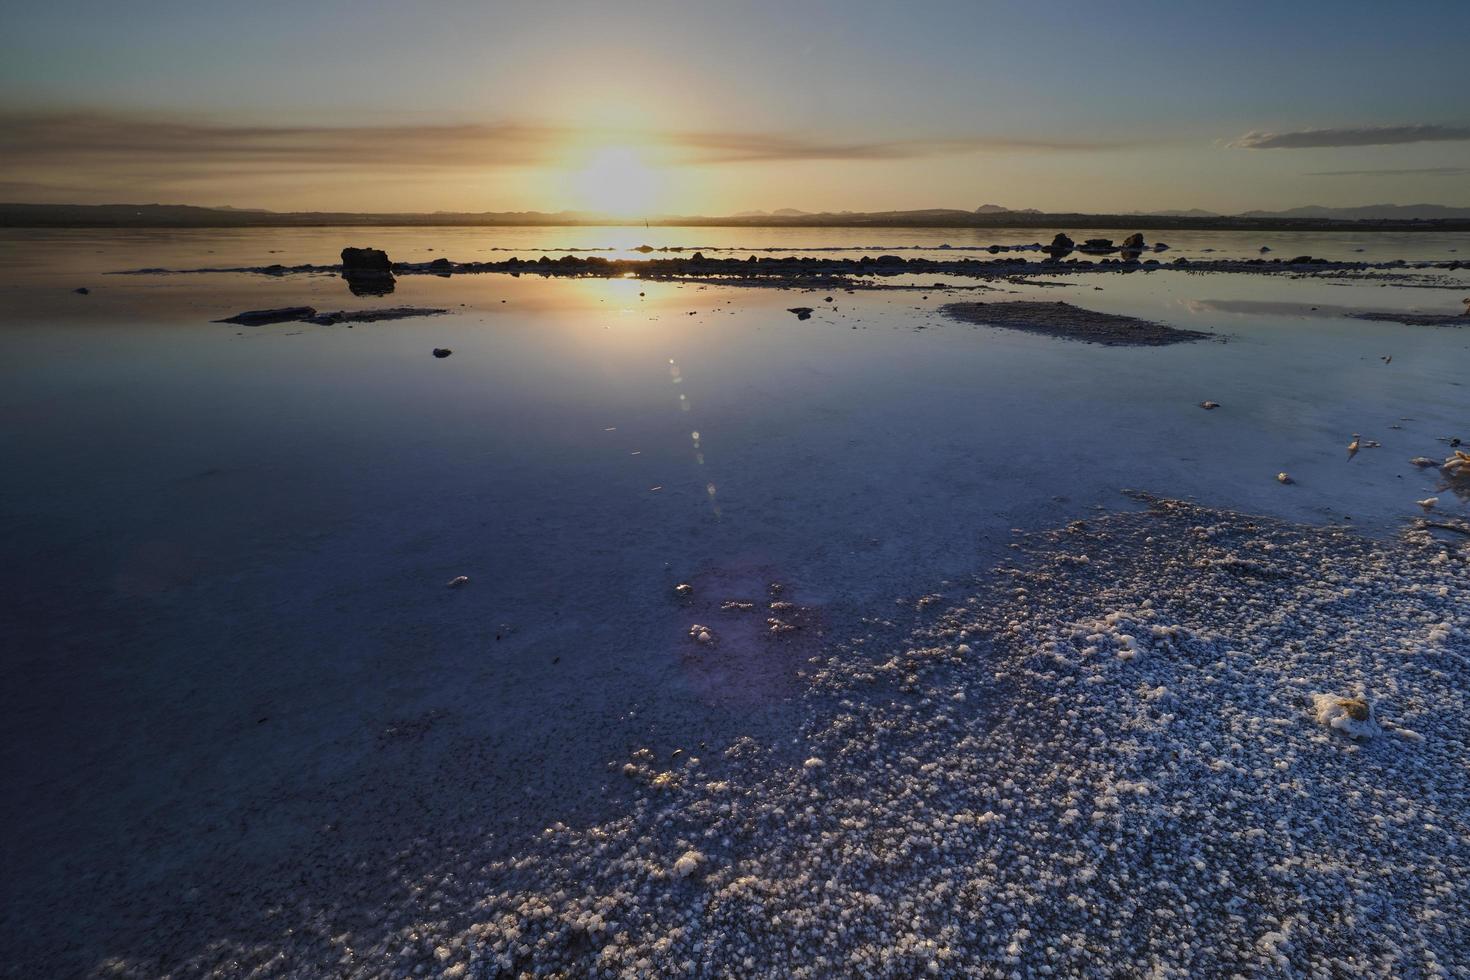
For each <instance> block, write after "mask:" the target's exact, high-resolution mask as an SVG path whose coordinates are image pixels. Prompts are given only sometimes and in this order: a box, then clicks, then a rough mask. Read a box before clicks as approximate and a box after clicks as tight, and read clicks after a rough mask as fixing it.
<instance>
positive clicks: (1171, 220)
mask: <svg viewBox="0 0 1470 980" xmlns="http://www.w3.org/2000/svg"><path fill="white" fill-rule="evenodd" d="M644 224H647V225H649V226H651V227H685V228H783V227H785V228H1037V229H1052V230H1072V229H1088V228H1114V229H1117V228H1126V229H1138V230H1170V229H1174V230H1197V231H1231V230H1234V231H1342V230H1345V229H1353V230H1361V231H1470V219H1463V218H1451V219H1415V220H1406V219H1365V220H1355V221H1353V220H1340V219H1327V218H1289V217H1230V216H1220V217H1199V216H1177V215H1138V214H1072V213H1067V214H1042V213H1036V212H1030V211H1024V212H1023V211H1000V212H989V213H984V214H976V213H975V212H972V211H958V210H955V211H949V210H929V211H879V212H867V213H860V212H853V213H837V214H799V215H741V216H735V217H700V216H686V217H668V216H665V217H650V218H649V219H647V221H644V220H641V219H640V220H632V221H630V220H628V219H626V218H610V217H607V216H605V215H596V214H588V213H585V212H573V211H564V212H558V213H546V212H540V211H495V212H482V213H469V212H447V211H445V212H434V213H427V214H424V213H415V212H404V213H393V212H385V213H363V212H353V211H289V212H277V211H248V210H236V209H232V208H201V207H193V206H190V205H182V204H141V205H138V204H0V228H310V227H324V228H325V227H361V226H379V227H383V226H389V227H391V226H399V227H497V226H498V227H536V226H543V227H545V226H577V225H612V226H625V227H636V226H639V225H644Z"/></svg>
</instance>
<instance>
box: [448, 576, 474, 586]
mask: <svg viewBox="0 0 1470 980" xmlns="http://www.w3.org/2000/svg"><path fill="white" fill-rule="evenodd" d="M469 584H470V577H469V576H468V575H456V576H454V578H452V579H450V580H449V587H450V588H451V589H457V588H459V587H460V586H462V585H469Z"/></svg>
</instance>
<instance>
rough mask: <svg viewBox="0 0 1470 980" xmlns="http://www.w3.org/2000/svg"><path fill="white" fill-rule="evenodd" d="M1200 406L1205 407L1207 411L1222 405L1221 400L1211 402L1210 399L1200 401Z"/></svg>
mask: <svg viewBox="0 0 1470 980" xmlns="http://www.w3.org/2000/svg"><path fill="white" fill-rule="evenodd" d="M1199 407H1200V408H1203V409H1204V410H1205V411H1211V410H1213V409H1216V408H1219V407H1220V403H1219V402H1209V401H1206V402H1200V403H1199Z"/></svg>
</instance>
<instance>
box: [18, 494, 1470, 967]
mask: <svg viewBox="0 0 1470 980" xmlns="http://www.w3.org/2000/svg"><path fill="white" fill-rule="evenodd" d="M1146 503H1147V504H1148V506H1147V509H1145V510H1141V511H1130V512H1121V513H1113V514H1109V515H1105V516H1100V517H1097V518H1095V519H1088V520H1086V521H1076V522H1073V523H1072V524H1070V525H1068V526H1066V527H1063V528H1057V529H1054V530H1045V531H1038V532H1033V533H1029V534H1024V535H1019V536H1018V537H1017V540H1016V542H1015V545H1014V547H1015V549H1016V551H1015V560H1014V561H1012V562H1007V563H1003V564H1002V565H1000V566H998V567H996V568H994V569H991V570H989V571H987V572H984V573H982V574H980V575H978V576H977V577H976V578H975V579H974V580H973V581H971V582H969V583H951V584H949V585H945V586H941V589H940V591H938V592H935V593H933V594H930V595H925V596H910V597H907V598H904V599H901V600H899V602H898V604H897V605H895V606H892V607H890V608H888V609H876V610H873V614H872V616H871V617H870V618H868V619H867V620H866V621H865V622H866V630H865V632H864V633H862V634H861V635H857V636H854V637H852V638H851V639H850V640H848V641H846V642H840V643H836V642H835V643H832V644H831V645H830V646H829V647H828V648H826V649H824V650H822V651H821V652H820V654H818V655H816V656H814V657H813V658H811V660H810V661H809V662H808V663H807V664H806V665H805V666H804V668H803V673H804V675H805V681H806V684H807V685H808V686H807V690H806V693H805V694H804V695H803V701H804V705H805V707H804V708H803V711H804V713H805V715H806V720H805V721H804V722H803V724H802V727H801V731H800V734H799V737H798V738H797V740H796V741H795V743H793V744H791V745H781V744H774V745H772V744H760V743H757V742H754V741H752V740H748V739H741V740H737V741H736V742H734V743H733V744H730V745H724V746H710V747H709V748H708V750H707V751H705V750H698V749H693V748H692V747H691V749H690V750H689V751H680V752H677V753H674V754H673V755H670V754H669V753H668V752H667V750H663V749H659V750H647V749H637V750H635V751H633V752H632V753H631V755H630V756H628V757H627V758H622V759H612V760H609V768H610V769H611V770H613V774H614V778H616V779H618V780H622V781H625V782H626V784H627V785H628V786H629V787H630V789H631V790H632V796H631V797H630V799H629V800H628V802H627V803H626V804H624V805H623V806H622V812H621V814H620V815H616V816H614V817H613V818H612V819H610V820H606V821H602V822H598V823H595V824H593V825H590V826H568V825H566V824H563V823H561V822H560V821H559V820H558V819H557V815H556V814H552V813H547V814H544V815H543V817H544V820H545V823H546V829H545V831H544V832H543V833H542V834H541V835H540V836H539V837H537V838H536V839H535V840H534V842H531V843H528V844H525V845H523V847H522V849H520V850H518V851H517V852H516V853H514V854H511V855H508V856H502V857H499V858H487V857H486V856H485V855H484V854H482V853H480V852H479V851H478V849H477V848H475V847H474V846H463V845H461V846H462V847H463V849H462V850H457V851H454V852H452V853H442V852H441V853H435V854H433V855H432V859H430V857H429V856H428V855H425V854H423V853H420V852H415V851H414V849H413V848H409V849H408V850H405V851H404V852H402V854H401V855H400V857H399V859H398V860H397V861H396V862H391V863H389V864H388V865H386V866H384V865H380V864H374V865H371V866H367V865H364V866H361V867H360V868H359V870H358V871H357V872H347V873H345V876H344V877H340V878H336V879H334V880H329V881H325V882H317V888H316V889H315V890H303V891H302V892H299V893H297V894H294V895H293V894H291V893H290V892H289V890H288V891H287V893H285V894H275V893H273V892H270V891H265V892H260V891H251V892H248V893H246V894H245V895H241V896H240V897H241V899H242V901H244V902H245V906H246V907H248V908H250V909H262V908H267V907H269V908H274V909H275V910H276V911H275V912H274V913H273V914H272V915H271V916H269V917H267V918H266V919H264V920H262V921H258V922H257V923H256V927H257V930H258V929H260V928H261V927H264V928H266V929H274V930H278V931H277V932H275V933H274V934H273V935H272V934H268V933H267V934H262V932H260V931H254V932H253V934H251V935H246V934H243V933H237V934H233V935H232V934H231V932H230V930H229V928H228V926H227V923H228V921H229V919H230V917H231V915H233V914H236V913H237V912H238V911H239V910H235V911H234V912H232V911H231V910H229V909H216V910H214V911H215V913H216V915H217V916H218V918H216V919H215V920H214V921H213V922H212V925H213V927H214V928H216V929H217V930H219V931H217V932H215V933H214V934H212V935H209V936H207V937H206V936H202V935H200V934H199V933H197V932H195V933H192V934H189V933H186V932H184V931H182V930H180V929H179V926H178V922H179V920H177V919H172V918H164V919H162V920H160V921H159V922H157V923H156V924H155V931H152V932H150V933H148V934H147V935H133V936H131V937H129V941H127V942H126V943H124V946H125V947H127V949H126V952H124V951H123V950H122V949H119V950H117V951H116V952H117V954H118V955H116V956H115V957H113V958H110V959H109V960H107V961H106V962H105V963H101V964H94V966H95V973H96V974H97V975H104V976H125V977H184V976H201V975H211V976H231V977H233V976H299V977H316V976H323V975H334V976H344V977H358V976H361V977H369V976H383V975H391V976H400V975H404V976H406V975H423V976H443V977H450V978H455V977H470V976H472V977H478V976H516V975H523V974H526V973H531V974H535V975H542V974H555V975H597V976H646V975H696V976H722V975H732V974H740V975H747V976H826V975H834V974H856V973H866V974H868V975H876V976H913V975H921V974H939V975H957V974H963V975H973V976H1006V975H1011V974H1013V973H1015V972H1020V973H1023V974H1029V973H1034V972H1041V971H1047V972H1053V973H1063V974H1066V975H1080V976H1109V975H1116V974H1118V973H1119V972H1123V973H1129V974H1134V973H1137V974H1142V973H1150V974H1153V975H1160V976H1170V975H1178V976H1184V975H1203V974H1210V975H1223V974H1228V973H1234V972H1239V973H1243V974H1247V975H1249V974H1251V973H1258V972H1262V971H1286V972H1291V973H1303V974H1305V973H1313V974H1321V975H1329V974H1336V973H1339V972H1351V973H1368V974H1371V975H1401V976H1432V975H1444V974H1449V975H1454V974H1456V973H1458V972H1462V971H1463V970H1465V969H1467V968H1470V936H1467V935H1466V933H1465V931H1464V930H1463V929H1461V928H1459V922H1458V920H1459V916H1460V910H1462V909H1463V908H1465V907H1466V906H1467V904H1470V876H1467V874H1466V873H1465V872H1466V870H1467V857H1470V806H1467V804H1466V801H1467V800H1470V775H1467V770H1466V769H1465V766H1464V764H1463V759H1464V756H1465V753H1466V752H1467V750H1470V716H1467V715H1466V713H1465V712H1464V710H1463V708H1464V699H1465V696H1466V693H1467V692H1466V688H1467V684H1470V673H1467V667H1470V575H1467V574H1466V572H1467V561H1470V533H1467V532H1470V528H1464V527H1459V529H1458V530H1449V531H1445V530H1443V529H1442V527H1437V526H1435V525H1434V524H1431V523H1429V522H1422V521H1421V522H1415V523H1413V524H1412V525H1411V526H1409V527H1408V528H1406V530H1405V532H1404V534H1403V535H1402V537H1401V538H1400V539H1399V540H1397V541H1391V542H1379V541H1372V540H1369V539H1366V538H1363V537H1360V536H1357V535H1355V534H1353V533H1351V532H1348V531H1345V530H1343V529H1339V528H1316V527H1307V526H1300V525H1293V524H1287V523H1282V522H1276V521H1271V520H1264V519H1259V518H1252V517H1248V516H1244V515H1240V514H1235V513H1230V512H1223V511H1218V510H1210V509H1207V508H1203V507H1199V506H1195V505H1192V504H1187V503H1182V502H1178V501H1169V500H1157V499H1148V500H1147V501H1146ZM1441 523H1442V522H1441ZM1452 524H1453V522H1452ZM1454 526H1458V525H1454ZM711 598H712V599H716V600H717V599H719V598H722V597H720V596H714V597H711ZM757 612H759V611H758V610H757ZM760 614H761V615H764V613H760ZM692 655H695V656H719V655H720V654H719V650H718V648H715V649H712V650H705V651H700V652H698V653H695V654H692ZM1316 695H1330V696H1331V697H1333V698H1338V699H1352V698H1354V697H1357V696H1362V697H1364V698H1365V699H1366V700H1367V701H1368V702H1369V703H1370V704H1371V705H1372V707H1373V712H1374V717H1375V719H1376V724H1377V731H1376V733H1375V734H1374V736H1373V737H1370V738H1365V739H1361V740H1359V739H1356V738H1353V737H1351V736H1349V735H1348V734H1346V733H1345V732H1344V731H1342V730H1340V729H1339V728H1335V727H1332V725H1331V724H1325V723H1324V722H1323V720H1321V719H1320V718H1319V716H1318V714H1317V712H1316V709H1315V707H1314V704H1315V702H1314V700H1313V699H1314V696H1316ZM442 830H443V828H426V835H429V836H432V835H436V834H440V833H441V832H442ZM359 874H360V876H361V881H356V880H354V879H355V878H357V877H358V875H359ZM304 880H306V879H304ZM247 895H248V898H247ZM308 895H310V896H315V898H312V899H309V898H308ZM369 897H371V901H370V902H366V903H365V902H364V899H367V898H369ZM313 901H319V902H321V903H322V904H320V905H316V904H313ZM193 914H194V915H195V916H199V915H200V914H201V910H197V909H196V910H193ZM272 923H273V925H272ZM176 930H178V931H176ZM205 939H207V942H204V943H202V944H201V940H205ZM11 967H12V968H18V967H19V964H17V963H12V964H11Z"/></svg>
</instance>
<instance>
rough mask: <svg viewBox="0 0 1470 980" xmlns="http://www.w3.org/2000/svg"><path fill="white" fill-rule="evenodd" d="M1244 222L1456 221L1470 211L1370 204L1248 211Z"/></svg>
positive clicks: (1412, 205) (1408, 205)
mask: <svg viewBox="0 0 1470 980" xmlns="http://www.w3.org/2000/svg"><path fill="white" fill-rule="evenodd" d="M1240 217H1242V218H1320V219H1325V220H1329V221H1457V220H1463V219H1466V218H1470V208H1450V207H1445V206H1444V205H1443V204H1368V205H1365V206H1363V207H1360V208H1324V207H1321V206H1319V205H1316V204H1309V205H1307V206H1306V207H1301V208H1289V209H1287V210H1285V211H1246V212H1243V213H1242V214H1241V215H1240Z"/></svg>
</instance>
